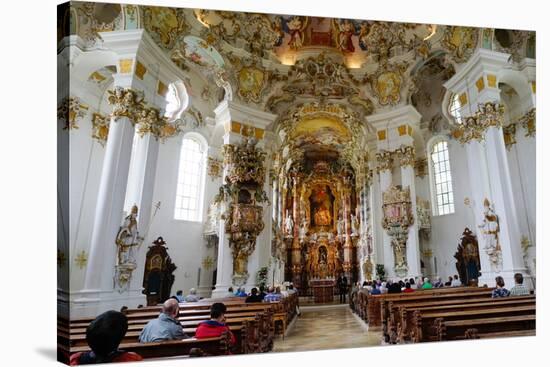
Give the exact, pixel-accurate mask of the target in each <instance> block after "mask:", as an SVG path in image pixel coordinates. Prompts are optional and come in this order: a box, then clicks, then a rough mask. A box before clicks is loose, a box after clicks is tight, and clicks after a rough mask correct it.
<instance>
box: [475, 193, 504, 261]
mask: <svg viewBox="0 0 550 367" xmlns="http://www.w3.org/2000/svg"><path fill="white" fill-rule="evenodd" d="M483 207H484V211H483V222H482V223H481V224H480V225H479V228H480V229H481V232H482V233H483V236H484V239H485V246H484V248H483V249H484V250H485V252H486V253H487V255H489V260H490V262H491V269H492V270H493V271H500V270H501V268H502V249H501V247H500V242H499V233H500V226H499V221H498V215H496V213H495V209H494V208H493V205H491V203H490V202H489V200H488V199H487V198H486V199H485V200H484V201H483Z"/></svg>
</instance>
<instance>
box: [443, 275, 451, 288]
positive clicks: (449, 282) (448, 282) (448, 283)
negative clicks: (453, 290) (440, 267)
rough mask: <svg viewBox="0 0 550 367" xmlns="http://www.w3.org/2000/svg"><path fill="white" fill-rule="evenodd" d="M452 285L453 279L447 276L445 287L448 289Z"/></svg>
mask: <svg viewBox="0 0 550 367" xmlns="http://www.w3.org/2000/svg"><path fill="white" fill-rule="evenodd" d="M452 283H453V277H452V276H449V280H447V281H446V282H445V287H450V286H451V284H452Z"/></svg>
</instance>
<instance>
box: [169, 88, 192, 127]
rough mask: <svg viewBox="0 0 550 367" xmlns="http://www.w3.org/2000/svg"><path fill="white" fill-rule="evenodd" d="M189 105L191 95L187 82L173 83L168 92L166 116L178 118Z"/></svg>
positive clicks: (170, 118)
mask: <svg viewBox="0 0 550 367" xmlns="http://www.w3.org/2000/svg"><path fill="white" fill-rule="evenodd" d="M188 105H189V95H188V94H187V89H186V88H185V84H183V82H181V81H177V82H174V83H171V84H170V85H169V86H168V92H167V93H166V111H165V113H164V116H166V117H168V120H170V121H173V120H177V119H178V118H179V117H180V116H181V114H182V112H183V111H185V109H186V108H187V106H188Z"/></svg>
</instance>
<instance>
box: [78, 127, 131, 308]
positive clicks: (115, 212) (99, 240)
mask: <svg viewBox="0 0 550 367" xmlns="http://www.w3.org/2000/svg"><path fill="white" fill-rule="evenodd" d="M133 136H134V126H133V124H132V122H131V121H130V119H128V118H127V117H120V118H119V119H118V120H117V121H114V120H112V121H111V124H110V128H109V136H108V139H107V145H106V148H105V158H104V162H103V169H102V172H101V181H100V183H99V192H98V198H97V206H96V211H95V217H94V227H93V228H94V229H93V232H92V241H91V248H90V255H89V259H88V266H87V268H86V278H85V281H84V290H83V291H82V293H84V294H85V293H89V295H90V298H91V299H90V301H92V302H93V301H96V302H99V297H100V293H101V292H105V291H112V289H113V275H114V269H115V258H116V246H115V242H114V240H115V237H116V234H117V231H118V229H119V226H120V221H121V218H122V215H123V206H124V198H125V192H126V185H127V180H128V169H129V167H130V155H131V151H132V140H133Z"/></svg>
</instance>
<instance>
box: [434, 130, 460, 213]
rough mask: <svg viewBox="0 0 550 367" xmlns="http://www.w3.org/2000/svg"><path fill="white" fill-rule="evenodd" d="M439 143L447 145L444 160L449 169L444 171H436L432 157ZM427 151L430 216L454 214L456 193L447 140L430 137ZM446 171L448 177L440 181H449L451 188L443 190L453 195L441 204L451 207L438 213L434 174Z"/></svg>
mask: <svg viewBox="0 0 550 367" xmlns="http://www.w3.org/2000/svg"><path fill="white" fill-rule="evenodd" d="M440 143H446V146H447V160H446V161H447V162H448V164H449V170H448V171H444V172H436V169H435V163H434V162H433V159H432V154H433V151H434V149H435V147H436V146H437V145H438V144H440ZM427 153H428V154H427V156H428V157H427V158H428V171H429V175H430V193H431V198H432V200H431V202H432V216H434V217H439V216H444V215H452V214H455V213H456V195H455V185H454V183H453V174H452V167H451V157H450V149H449V140H448V139H446V138H445V137H443V136H435V137H433V138H432V139H430V141H429V143H428V150H427ZM447 172H448V173H449V176H450V179H449V180H448V181H443V182H442V183H443V184H445V183H449V182H450V184H451V189H450V190H447V191H445V192H446V193H451V194H452V197H453V200H452V202H450V203H446V204H441V205H443V206H445V205H449V206H450V209H451V210H450V212H448V213H440V208H439V207H440V203H439V200H438V197H439V195H438V193H437V184H438V182H436V174H441V173H447Z"/></svg>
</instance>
